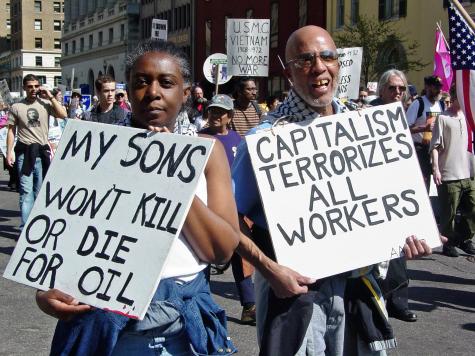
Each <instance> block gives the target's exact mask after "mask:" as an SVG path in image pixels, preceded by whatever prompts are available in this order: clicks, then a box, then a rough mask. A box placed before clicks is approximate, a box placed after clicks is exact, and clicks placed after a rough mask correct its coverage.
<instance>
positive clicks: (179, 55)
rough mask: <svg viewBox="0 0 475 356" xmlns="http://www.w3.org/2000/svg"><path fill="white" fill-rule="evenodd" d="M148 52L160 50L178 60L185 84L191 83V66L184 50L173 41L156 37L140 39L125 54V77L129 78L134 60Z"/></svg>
mask: <svg viewBox="0 0 475 356" xmlns="http://www.w3.org/2000/svg"><path fill="white" fill-rule="evenodd" d="M150 52H161V53H166V54H168V55H169V56H171V57H173V58H175V59H176V60H177V62H178V65H179V66H180V69H181V74H182V76H183V81H184V82H185V84H191V66H190V62H189V61H188V57H187V56H186V54H185V52H183V50H182V49H181V48H179V47H177V46H176V45H175V44H174V43H172V42H168V41H163V40H157V39H147V40H144V41H140V42H139V43H138V45H137V47H135V48H134V49H133V50H132V52H130V53H129V54H128V55H127V58H126V59H125V77H126V78H127V80H129V75H130V71H131V70H132V68H133V66H134V65H135V62H136V61H137V60H138V59H139V58H140V57H141V56H143V55H144V54H146V53H150Z"/></svg>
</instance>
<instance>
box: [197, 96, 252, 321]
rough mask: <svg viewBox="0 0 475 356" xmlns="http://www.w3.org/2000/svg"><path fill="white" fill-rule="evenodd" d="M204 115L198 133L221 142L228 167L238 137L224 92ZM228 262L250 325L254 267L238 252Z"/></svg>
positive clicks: (232, 157)
mask: <svg viewBox="0 0 475 356" xmlns="http://www.w3.org/2000/svg"><path fill="white" fill-rule="evenodd" d="M205 114H206V115H207V117H208V127H206V128H205V129H203V130H201V131H200V133H203V134H207V135H211V136H213V137H214V138H216V139H217V140H219V141H221V143H222V144H223V146H224V150H225V151H226V156H227V157H228V163H229V166H230V167H231V166H232V164H233V162H234V156H235V155H236V150H237V146H238V145H239V143H240V142H241V136H240V135H239V134H238V133H237V132H236V131H234V130H231V129H230V128H229V125H230V122H231V120H232V118H233V115H234V104H233V100H232V99H231V98H230V97H229V96H227V95H224V94H218V95H215V96H213V98H212V99H211V100H210V101H208V106H207V108H206V111H205ZM231 265H232V269H233V276H234V281H235V283H236V288H237V290H238V294H239V300H240V302H241V305H242V307H243V309H242V313H241V322H242V323H245V324H253V323H254V322H255V321H256V304H255V298H254V284H253V282H252V274H253V272H254V269H253V267H252V265H251V264H250V263H249V262H247V261H246V260H243V259H242V257H241V256H240V255H238V254H237V253H234V254H233V257H232V259H231Z"/></svg>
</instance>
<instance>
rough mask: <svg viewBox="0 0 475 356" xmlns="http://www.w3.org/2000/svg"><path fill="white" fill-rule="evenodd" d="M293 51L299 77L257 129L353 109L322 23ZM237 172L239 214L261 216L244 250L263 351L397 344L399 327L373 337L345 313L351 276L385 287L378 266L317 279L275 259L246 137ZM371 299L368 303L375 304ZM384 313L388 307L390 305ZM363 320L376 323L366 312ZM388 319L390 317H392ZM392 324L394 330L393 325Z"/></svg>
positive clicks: (290, 66)
mask: <svg viewBox="0 0 475 356" xmlns="http://www.w3.org/2000/svg"><path fill="white" fill-rule="evenodd" d="M285 56H286V61H287V62H286V66H285V68H286V69H285V73H286V75H287V76H288V78H289V79H290V80H291V82H292V83H293V86H292V89H291V90H290V92H289V96H288V97H287V99H286V100H285V101H284V102H283V103H282V104H281V105H280V106H279V108H278V109H277V110H276V111H275V112H274V113H270V114H269V115H268V116H267V119H266V120H265V121H263V122H262V123H261V124H259V125H258V127H257V128H255V129H253V130H251V131H250V132H249V134H253V133H254V132H256V131H258V130H261V129H270V128H271V127H272V125H273V124H274V123H275V122H276V120H278V119H279V118H282V117H283V116H284V118H283V119H280V120H279V122H283V123H284V124H285V122H299V121H303V120H308V119H315V120H318V117H320V116H327V115H332V114H338V113H341V112H343V111H345V110H347V109H346V108H345V107H344V106H343V105H342V104H341V103H340V102H339V101H338V100H337V99H335V93H336V90H337V86H338V76H339V65H338V53H337V49H336V46H335V43H334V42H333V39H332V38H331V36H330V34H329V33H328V32H327V31H326V30H324V29H323V28H320V27H317V26H305V27H302V28H300V29H298V30H296V31H295V32H293V33H292V34H291V35H290V37H289V39H288V41H287V45H286V50H285ZM232 177H233V183H234V189H235V199H236V203H237V207H238V213H239V216H240V217H242V216H249V217H250V218H251V219H252V220H253V221H254V226H253V229H252V239H251V238H249V236H246V235H245V234H244V233H241V240H240V243H239V246H238V249H237V251H238V253H239V254H241V256H243V257H245V258H246V259H248V260H249V261H250V262H251V263H252V264H253V265H254V266H255V267H256V276H255V281H254V283H255V287H256V290H255V292H256V306H257V315H256V317H257V331H258V340H259V343H260V347H261V349H260V352H261V355H281V356H282V355H323V354H326V355H342V354H343V353H344V352H346V353H348V354H361V352H364V353H363V354H368V355H369V354H371V355H378V354H384V349H386V348H391V347H395V340H394V338H393V335H392V333H391V332H389V333H386V335H385V336H384V337H381V335H380V336H379V337H377V338H376V339H371V340H370V341H371V342H370V341H368V338H370V335H369V334H368V335H366V337H367V338H363V337H362V335H363V334H365V332H369V331H370V330H369V329H368V328H364V327H363V326H360V327H357V326H356V325H355V324H354V323H355V319H354V318H345V307H344V300H343V297H344V295H346V293H348V292H350V293H351V292H352V291H353V289H352V288H351V287H349V288H346V285H347V281H349V280H352V281H353V283H351V285H352V286H354V285H355V283H360V282H361V281H362V278H359V277H358V276H359V275H364V277H365V279H364V280H365V281H368V283H370V284H371V290H372V291H373V292H374V293H377V292H378V291H379V288H378V285H377V283H376V281H375V276H374V273H375V271H374V269H373V268H371V267H368V268H366V269H360V270H357V271H353V272H350V273H345V274H340V275H336V276H332V277H328V278H324V279H321V280H318V281H315V280H312V279H311V278H308V277H306V276H302V275H300V274H299V273H297V272H296V271H293V270H291V269H290V268H288V267H286V266H283V265H280V264H278V263H277V262H275V257H274V253H273V249H272V245H271V242H270V236H269V231H268V228H267V223H266V218H265V215H264V212H263V208H262V203H261V201H260V197H259V193H258V187H257V183H256V179H255V176H254V174H253V172H252V169H251V162H250V156H249V152H248V149H247V145H246V142H245V140H243V141H242V142H241V144H240V145H239V147H238V152H237V155H236V158H235V160H234V164H233V169H232ZM294 204H299V202H294ZM289 208H290V209H291V206H289ZM404 251H405V252H406V256H407V257H409V258H410V257H414V256H415V255H418V254H426V253H429V252H430V248H429V247H428V246H427V244H426V243H425V242H424V241H421V240H418V239H416V238H415V237H409V238H408V239H407V240H406V245H405V246H404ZM297 258H298V257H297ZM350 275H351V276H353V275H355V278H354V279H348V276H350ZM348 284H350V282H348ZM362 288H366V287H362ZM377 295H378V297H376V298H381V295H380V293H378V294H377ZM371 303H372V302H370V301H368V304H371ZM380 307H383V306H380ZM382 313H383V314H384V313H385V311H384V310H382ZM378 315H379V314H378ZM357 320H358V322H362V323H364V322H369V320H367V319H362V318H360V319H357ZM380 320H381V321H383V320H384V322H383V323H384V324H386V323H387V319H386V317H383V318H382V319H380ZM381 326H382V325H380V327H381ZM345 329H346V330H345ZM385 330H390V327H389V329H385ZM363 339H365V340H366V341H367V343H364V342H363V341H362V340H363ZM356 340H359V341H356Z"/></svg>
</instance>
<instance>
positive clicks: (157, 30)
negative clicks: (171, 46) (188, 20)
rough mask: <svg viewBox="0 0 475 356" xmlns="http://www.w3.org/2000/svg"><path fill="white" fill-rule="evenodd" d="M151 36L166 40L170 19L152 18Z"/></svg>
mask: <svg viewBox="0 0 475 356" xmlns="http://www.w3.org/2000/svg"><path fill="white" fill-rule="evenodd" d="M151 37H152V38H156V39H158V40H163V41H166V40H167V38H168V20H161V19H152V36H151Z"/></svg>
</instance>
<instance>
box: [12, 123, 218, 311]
mask: <svg viewBox="0 0 475 356" xmlns="http://www.w3.org/2000/svg"><path fill="white" fill-rule="evenodd" d="M213 142H214V141H213V140H211V139H204V138H198V137H189V136H181V135H174V134H159V133H155V134H153V133H150V132H148V131H145V130H138V129H132V128H128V127H119V126H112V125H104V124H95V123H90V122H83V121H79V120H70V121H69V123H68V125H67V126H66V128H65V130H64V133H63V136H62V139H61V142H60V144H59V146H58V149H57V151H56V154H55V158H54V160H53V162H52V164H51V167H50V169H49V171H48V174H47V176H46V178H45V180H44V182H43V185H42V187H41V191H40V193H39V196H38V198H37V199H36V202H35V205H34V207H33V210H32V212H31V214H30V217H29V219H28V221H27V223H26V225H25V227H24V229H23V231H22V233H21V236H20V239H19V241H18V243H17V245H16V248H15V250H14V252H13V255H12V257H11V259H10V261H9V263H8V266H7V268H6V270H5V274H4V276H5V277H6V278H9V279H12V280H14V281H17V282H20V283H24V284H27V285H29V286H32V287H35V288H38V289H42V290H47V289H48V288H58V289H60V290H62V291H63V292H66V293H68V294H70V295H72V296H73V297H75V298H76V299H78V300H79V301H80V302H83V303H86V304H90V305H92V306H95V307H99V308H103V309H107V310H111V311H114V312H117V313H120V314H123V315H126V316H128V317H131V318H139V319H141V318H143V316H144V315H145V312H146V311H147V308H148V304H149V303H150V300H151V298H152V297H153V294H154V292H155V290H156V288H157V286H158V283H159V280H160V276H161V273H162V268H163V266H164V264H165V262H166V260H167V256H168V254H169V251H170V249H171V246H172V243H173V241H174V240H175V238H177V236H178V234H179V233H180V231H181V228H182V226H183V223H184V220H185V217H186V215H187V212H188V209H189V207H190V205H191V201H192V199H193V197H194V193H195V190H196V187H197V183H198V180H199V179H200V176H201V173H202V171H203V167H204V166H205V165H206V162H207V159H208V157H209V154H210V151H211V149H212V147H213Z"/></svg>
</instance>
